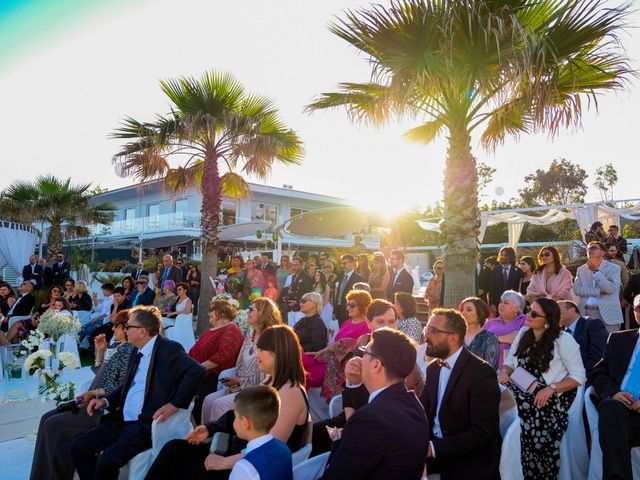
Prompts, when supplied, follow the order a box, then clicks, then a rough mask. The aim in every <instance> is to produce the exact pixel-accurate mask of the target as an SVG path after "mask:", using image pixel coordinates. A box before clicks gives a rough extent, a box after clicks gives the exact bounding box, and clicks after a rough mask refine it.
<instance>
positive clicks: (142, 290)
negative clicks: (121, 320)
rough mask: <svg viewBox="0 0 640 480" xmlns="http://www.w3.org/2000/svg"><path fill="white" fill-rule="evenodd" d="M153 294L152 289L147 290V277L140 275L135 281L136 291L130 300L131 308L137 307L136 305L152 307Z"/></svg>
mask: <svg viewBox="0 0 640 480" xmlns="http://www.w3.org/2000/svg"><path fill="white" fill-rule="evenodd" d="M154 297H155V292H154V291H153V289H152V288H149V277H148V276H146V275H141V276H140V278H139V279H138V280H137V281H136V291H135V293H134V295H133V298H132V299H131V306H132V307H137V306H138V305H153V299H154Z"/></svg>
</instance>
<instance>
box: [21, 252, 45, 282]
mask: <svg viewBox="0 0 640 480" xmlns="http://www.w3.org/2000/svg"><path fill="white" fill-rule="evenodd" d="M22 279H23V280H28V281H30V282H31V283H33V285H34V286H37V287H42V267H41V266H40V265H38V262H36V256H35V255H31V256H30V257H29V263H28V264H27V265H25V266H24V267H22Z"/></svg>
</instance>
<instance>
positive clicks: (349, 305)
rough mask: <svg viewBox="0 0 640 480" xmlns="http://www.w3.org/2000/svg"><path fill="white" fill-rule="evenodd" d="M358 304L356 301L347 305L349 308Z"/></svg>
mask: <svg viewBox="0 0 640 480" xmlns="http://www.w3.org/2000/svg"><path fill="white" fill-rule="evenodd" d="M357 306H358V304H357V303H356V302H347V307H349V308H356V307H357Z"/></svg>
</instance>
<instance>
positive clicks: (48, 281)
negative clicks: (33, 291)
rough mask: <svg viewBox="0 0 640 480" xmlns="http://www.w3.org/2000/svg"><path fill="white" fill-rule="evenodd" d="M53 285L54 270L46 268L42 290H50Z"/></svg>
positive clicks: (43, 273) (43, 272)
mask: <svg viewBox="0 0 640 480" xmlns="http://www.w3.org/2000/svg"><path fill="white" fill-rule="evenodd" d="M51 285H53V270H51V267H48V266H46V265H45V266H44V269H43V271H42V284H41V285H40V286H41V287H42V288H49V287H50V286H51Z"/></svg>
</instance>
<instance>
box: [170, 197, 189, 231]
mask: <svg viewBox="0 0 640 480" xmlns="http://www.w3.org/2000/svg"><path fill="white" fill-rule="evenodd" d="M187 208H188V202H187V199H186V198H181V199H180V200H176V201H175V202H174V204H173V223H174V226H175V227H186V226H187Z"/></svg>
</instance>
